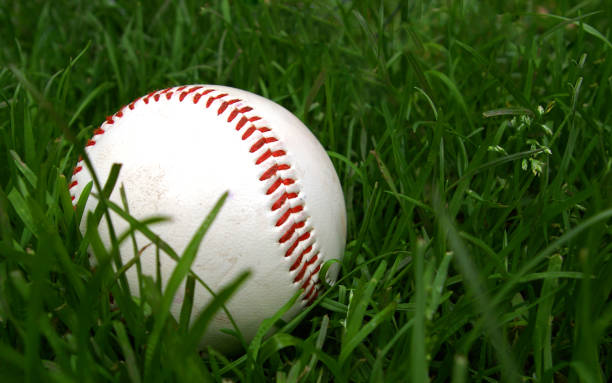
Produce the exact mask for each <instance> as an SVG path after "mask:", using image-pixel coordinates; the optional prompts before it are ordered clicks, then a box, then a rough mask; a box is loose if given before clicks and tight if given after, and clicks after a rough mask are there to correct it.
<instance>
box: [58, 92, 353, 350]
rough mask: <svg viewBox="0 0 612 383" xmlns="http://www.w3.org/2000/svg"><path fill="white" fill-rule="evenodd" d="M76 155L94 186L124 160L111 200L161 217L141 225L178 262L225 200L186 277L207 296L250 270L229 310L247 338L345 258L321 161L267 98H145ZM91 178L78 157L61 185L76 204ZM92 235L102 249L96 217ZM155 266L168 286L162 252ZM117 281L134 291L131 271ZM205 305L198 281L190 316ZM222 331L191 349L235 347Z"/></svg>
mask: <svg viewBox="0 0 612 383" xmlns="http://www.w3.org/2000/svg"><path fill="white" fill-rule="evenodd" d="M85 151H86V153H87V156H88V157H89V158H90V160H91V162H92V165H93V169H94V170H95V172H96V174H97V176H98V177H99V179H100V182H101V183H102V184H104V182H105V181H106V179H107V177H108V175H109V172H110V169H111V166H112V165H113V164H114V163H120V164H122V168H121V172H120V175H119V179H118V181H117V183H116V187H115V189H114V190H113V192H112V194H111V196H110V200H111V201H113V202H115V203H116V204H118V205H119V206H123V204H122V202H121V196H120V191H119V188H120V186H123V188H124V189H125V192H126V195H127V202H128V209H129V212H130V214H131V215H132V216H134V217H135V218H137V219H145V218H148V217H152V216H165V217H168V218H169V219H168V220H167V221H163V222H161V223H156V224H153V225H151V226H150V229H151V230H152V231H154V232H155V233H156V234H158V235H159V236H160V237H161V238H162V239H163V240H165V241H166V242H167V243H168V244H170V246H171V247H172V248H173V249H174V250H175V251H176V252H177V253H178V254H181V253H182V252H183V250H184V249H185V248H186V246H187V244H188V243H189V241H190V240H191V238H192V237H193V235H194V233H195V232H196V230H197V228H198V227H199V226H200V225H201V224H202V222H203V220H204V218H205V217H206V216H207V215H208V213H209V212H210V211H211V209H212V207H213V206H214V205H215V203H216V202H217V201H218V199H219V198H220V197H221V195H222V194H223V193H225V192H226V191H227V192H228V193H229V194H228V197H227V199H226V200H225V203H224V205H223V207H222V208H221V210H220V212H219V214H218V215H217V217H216V219H215V220H214V222H213V224H212V225H211V226H210V228H209V230H208V232H207V233H206V235H205V237H204V240H203V241H202V243H201V245H200V248H199V252H198V254H197V256H196V259H195V261H194V263H193V265H192V268H191V269H192V271H193V272H194V273H195V274H197V275H198V276H199V277H200V278H201V279H202V280H203V281H205V282H206V284H207V285H208V286H210V287H211V288H212V289H213V291H219V290H220V289H221V288H222V287H223V286H226V285H227V284H228V283H229V282H231V281H232V280H233V279H234V278H236V277H237V276H238V275H239V274H240V273H241V272H243V271H245V270H250V271H251V273H252V274H251V277H250V278H249V279H247V281H246V282H245V283H244V284H243V285H242V286H241V288H240V289H239V290H238V291H237V292H236V293H235V294H234V295H233V296H232V298H231V299H230V301H229V302H228V304H227V305H226V308H227V310H228V311H229V312H230V313H231V316H232V317H233V319H234V320H235V321H236V324H237V326H238V328H239V329H240V331H241V333H242V335H243V336H244V338H245V340H246V341H247V342H248V341H249V340H251V339H252V338H253V336H254V335H255V333H256V331H257V329H258V326H259V325H260V324H261V322H262V321H263V320H264V319H266V318H268V317H270V316H272V315H273V314H274V313H276V312H277V311H278V309H279V308H280V307H281V306H282V305H284V304H285V303H287V302H288V301H289V300H290V299H291V298H292V297H293V296H294V295H295V294H296V293H298V292H299V291H302V292H301V295H300V298H299V300H298V303H296V304H295V305H294V306H293V307H292V308H291V309H290V310H289V312H288V313H287V314H286V315H285V317H284V319H287V320H288V319H290V318H291V317H293V316H295V315H296V314H297V313H298V312H299V311H300V310H301V309H302V308H303V307H305V306H306V305H307V304H309V303H310V302H312V300H313V299H314V298H315V297H316V296H317V295H318V293H319V289H320V288H321V284H320V281H319V279H320V277H322V275H321V276H320V275H319V272H320V271H321V266H322V264H323V263H324V262H325V261H327V260H330V259H340V257H341V256H342V254H343V252H344V246H345V239H346V212H345V205H344V197H343V194H342V189H341V186H340V182H339V180H338V176H337V174H336V172H335V170H334V167H333V165H332V163H331V161H330V159H329V157H328V156H327V153H326V152H325V150H324V149H323V147H322V146H321V144H320V143H319V142H318V141H317V139H316V138H315V136H314V135H313V134H312V133H311V132H310V130H309V129H308V128H307V127H306V126H304V124H303V123H302V122H300V120H299V119H298V118H297V117H295V116H294V115H293V114H291V113H290V112H289V111H287V110H286V109H284V108H283V107H281V106H279V105H278V104H276V103H274V102H272V101H270V100H268V99H266V98H264V97H261V96H258V95H255V94H253V93H250V92H247V91H244V90H239V89H234V88H229V87H225V86H217V85H187V86H180V87H174V88H168V89H164V90H160V91H156V92H152V93H149V94H148V95H146V96H144V97H141V98H138V99H136V100H135V101H134V102H132V103H130V104H128V105H126V106H125V107H123V108H121V110H119V111H118V112H117V113H115V114H113V115H112V116H109V117H107V119H106V121H105V122H104V123H103V124H102V125H101V126H100V128H98V129H96V131H95V132H94V135H93V137H92V138H91V139H90V140H89V141H88V143H87V146H86V148H85ZM91 181H92V177H91V173H90V171H89V169H88V168H87V167H86V166H85V163H84V161H82V160H79V162H78V163H77V165H76V167H75V169H74V175H73V177H72V180H71V184H70V192H71V195H72V198H73V201H74V202H73V203H75V204H76V202H77V201H78V199H79V197H80V195H81V193H82V191H83V189H84V188H85V187H86V186H87V185H88V184H89V183H90V182H91ZM93 192H94V193H97V191H96V190H95V188H94V190H93ZM97 204H98V200H97V198H95V197H94V196H90V197H89V198H88V200H87V203H86V205H85V213H84V215H83V219H82V221H81V231H82V232H84V231H85V228H86V227H87V225H86V222H85V221H86V219H85V218H86V217H87V211H93V210H94V209H95V207H96V205H97ZM111 220H112V223H113V226H114V229H115V231H116V233H118V234H121V233H123V232H125V231H127V230H129V224H128V223H127V222H126V221H125V220H124V219H122V218H120V217H119V215H117V214H115V213H111ZM99 232H100V235H101V236H102V239H103V241H104V243H105V245H106V246H108V247H109V248H110V239H109V228H108V227H107V225H106V221H105V220H104V219H103V220H102V221H100V225H99ZM136 243H137V248H138V250H139V251H142V254H141V256H140V263H141V267H142V272H143V274H147V275H150V276H152V277H155V275H156V252H157V251H158V250H157V249H156V248H155V246H154V245H153V246H147V245H150V241H149V240H148V239H147V238H146V237H145V236H144V235H142V234H140V233H137V234H136ZM120 253H121V257H122V260H123V262H124V263H125V262H127V261H129V260H131V259H133V258H134V256H135V251H134V245H133V242H132V241H131V240H129V239H128V240H126V241H124V242H123V243H122V244H121V247H120ZM160 262H161V278H162V284H165V283H167V281H168V278H169V277H170V275H171V273H172V271H173V268H174V266H175V264H176V263H175V261H174V260H172V259H171V258H170V257H169V256H167V255H166V254H164V253H161V255H160ZM336 274H337V267H331V268H330V270H329V272H328V273H327V278H328V279H329V280H330V281H333V280H334V279H335V277H336ZM126 276H127V279H128V281H129V284H130V289H131V291H132V292H133V293H134V294H135V295H137V294H138V282H137V273H136V268H135V267H132V268H130V269H129V270H128V272H127V273H126ZM183 295H184V288H183V287H181V288H180V289H179V290H178V292H177V294H176V295H175V297H174V301H173V305H172V308H171V312H172V314H173V315H174V317H175V318H177V319H178V317H179V312H180V309H181V304H182V302H183V300H184V297H183ZM210 300H211V295H210V294H209V293H208V292H207V291H206V289H205V288H204V287H202V286H201V285H199V284H198V283H197V282H196V289H195V292H194V309H193V313H192V318H194V317H195V316H196V315H197V314H198V313H199V312H201V311H202V310H203V308H204V307H206V305H207V303H208V302H210ZM222 329H232V325H231V324H230V321H229V320H228V317H227V315H226V314H225V313H224V311H223V310H221V311H219V312H218V314H217V315H216V317H215V318H214V319H213V321H212V322H211V323H210V325H209V327H208V329H207V331H206V333H205V335H204V338H203V339H202V341H201V343H200V345H201V346H202V347H206V346H212V347H214V348H216V349H217V350H219V351H222V352H226V351H231V350H235V349H236V347H237V346H238V342H237V340H236V339H235V338H234V337H232V336H230V335H227V334H225V333H223V332H222V331H220V330H222Z"/></svg>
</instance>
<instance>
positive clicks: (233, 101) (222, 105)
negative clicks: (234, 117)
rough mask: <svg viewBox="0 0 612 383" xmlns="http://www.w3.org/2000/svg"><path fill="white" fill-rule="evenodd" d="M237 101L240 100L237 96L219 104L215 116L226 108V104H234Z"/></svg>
mask: <svg viewBox="0 0 612 383" xmlns="http://www.w3.org/2000/svg"><path fill="white" fill-rule="evenodd" d="M238 101H240V100H239V99H237V98H235V99H233V100H229V101H224V102H223V104H221V106H220V107H219V109H217V116H220V115H221V114H222V113H223V112H225V109H227V107H228V106H230V105H232V104H235V103H237V102H238Z"/></svg>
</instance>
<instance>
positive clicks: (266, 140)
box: [249, 137, 278, 153]
mask: <svg viewBox="0 0 612 383" xmlns="http://www.w3.org/2000/svg"><path fill="white" fill-rule="evenodd" d="M276 141H278V140H277V139H276V138H275V137H262V138H260V139H259V140H258V141H257V142H256V143H254V144H253V146H251V149H249V152H251V153H255V152H256V151H258V150H259V149H261V147H262V146H264V144H269V143H271V142H276Z"/></svg>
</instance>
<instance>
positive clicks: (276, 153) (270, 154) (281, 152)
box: [255, 149, 287, 165]
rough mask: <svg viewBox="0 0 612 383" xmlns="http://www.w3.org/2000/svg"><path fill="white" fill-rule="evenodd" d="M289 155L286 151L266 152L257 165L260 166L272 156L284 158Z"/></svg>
mask: <svg viewBox="0 0 612 383" xmlns="http://www.w3.org/2000/svg"><path fill="white" fill-rule="evenodd" d="M285 154H287V153H286V152H285V151H284V150H277V151H274V152H273V151H271V150H270V149H268V150H266V152H265V153H264V154H262V155H261V156H260V157H259V158H258V159H257V161H255V165H259V164H261V163H262V162H264V161H265V160H267V159H268V158H269V157H270V156H272V157H282V156H284V155H285Z"/></svg>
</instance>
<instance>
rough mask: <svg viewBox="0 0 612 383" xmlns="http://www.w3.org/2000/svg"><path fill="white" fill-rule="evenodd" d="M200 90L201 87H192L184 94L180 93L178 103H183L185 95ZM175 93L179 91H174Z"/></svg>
mask: <svg viewBox="0 0 612 383" xmlns="http://www.w3.org/2000/svg"><path fill="white" fill-rule="evenodd" d="M200 88H202V87H201V86H194V87H192V88H189V90H186V91H184V92H181V95H180V97H179V101H183V100H184V99H185V97H187V95H188V94H189V93H192V92H195V91H196V90H198V89H200ZM176 91H177V92H179V89H177V90H176Z"/></svg>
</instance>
